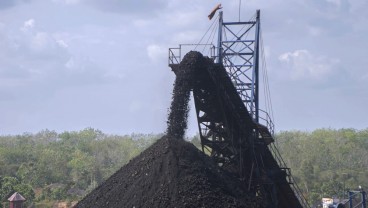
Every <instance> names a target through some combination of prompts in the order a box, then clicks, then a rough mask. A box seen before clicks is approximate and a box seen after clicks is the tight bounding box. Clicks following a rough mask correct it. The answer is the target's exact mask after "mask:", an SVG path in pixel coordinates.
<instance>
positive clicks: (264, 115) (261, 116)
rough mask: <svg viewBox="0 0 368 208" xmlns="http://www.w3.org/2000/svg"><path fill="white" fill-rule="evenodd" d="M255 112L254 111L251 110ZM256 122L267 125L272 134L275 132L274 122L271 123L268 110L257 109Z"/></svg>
mask: <svg viewBox="0 0 368 208" xmlns="http://www.w3.org/2000/svg"><path fill="white" fill-rule="evenodd" d="M253 114H255V112H253ZM258 122H259V123H260V124H262V125H264V126H266V127H267V129H268V131H270V133H271V135H272V136H273V135H274V133H275V124H274V123H273V121H272V119H271V117H270V114H268V112H266V111H264V110H262V109H258Z"/></svg>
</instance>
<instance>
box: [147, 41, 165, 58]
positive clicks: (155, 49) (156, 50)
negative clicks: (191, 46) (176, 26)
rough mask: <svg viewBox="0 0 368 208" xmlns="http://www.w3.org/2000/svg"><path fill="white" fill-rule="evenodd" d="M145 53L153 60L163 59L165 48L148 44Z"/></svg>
mask: <svg viewBox="0 0 368 208" xmlns="http://www.w3.org/2000/svg"><path fill="white" fill-rule="evenodd" d="M147 55H148V57H149V58H150V59H151V60H152V61H154V62H156V61H164V58H165V57H166V56H167V48H166V47H162V46H159V45H156V44H152V45H149V46H148V47H147Z"/></svg>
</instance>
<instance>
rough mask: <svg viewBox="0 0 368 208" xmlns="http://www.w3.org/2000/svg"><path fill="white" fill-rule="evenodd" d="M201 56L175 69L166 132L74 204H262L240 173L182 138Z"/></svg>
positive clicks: (192, 54)
mask: <svg viewBox="0 0 368 208" xmlns="http://www.w3.org/2000/svg"><path fill="white" fill-rule="evenodd" d="M203 60H204V59H203V56H202V55H201V54H200V53H198V52H190V53H188V54H187V55H186V56H185V57H184V58H183V60H182V62H181V64H180V66H179V71H176V72H175V73H176V80H175V83H174V89H173V95H172V102H171V107H170V111H169V115H168V121H167V131H166V133H167V136H164V137H162V138H161V139H159V140H158V141H157V142H156V143H155V144H153V145H152V146H151V147H149V148H148V149H147V150H145V151H143V152H142V153H141V154H140V155H139V156H137V157H136V158H134V159H133V160H131V161H130V162H129V163H128V164H127V165H125V166H123V167H122V168H121V169H120V170H118V171H117V172H116V173H115V174H113V175H112V176H111V177H110V178H108V179H107V180H106V181H105V182H104V183H102V184H101V185H100V186H99V187H97V188H96V189H95V190H93V191H92V192H91V193H90V194H88V195H87V196H86V197H85V198H84V199H83V200H81V201H80V202H79V203H78V204H77V205H76V207H86V208H87V207H88V208H89V207H116V208H120V207H135V208H138V207H176V208H181V207H209V208H210V207H211V208H216V207H221V208H223V207H252V208H255V207H258V206H257V204H258V203H257V202H256V201H255V197H251V196H249V195H248V193H247V192H246V191H245V189H244V187H243V186H242V185H241V184H243V183H242V182H241V181H240V180H239V179H238V178H236V177H233V176H231V175H230V174H229V173H227V172H225V171H224V170H222V169H220V167H218V166H217V164H215V162H214V161H213V160H212V159H210V157H208V156H207V155H205V154H204V153H202V152H201V151H199V150H198V149H197V148H196V147H195V146H194V145H192V144H190V143H188V142H186V141H184V139H183V137H184V134H185V130H186V128H187V117H188V111H189V106H188V102H189V98H190V90H191V88H192V84H193V82H194V74H195V70H200V69H201V68H204V66H205V64H206V63H205V62H203ZM207 61H208V60H207Z"/></svg>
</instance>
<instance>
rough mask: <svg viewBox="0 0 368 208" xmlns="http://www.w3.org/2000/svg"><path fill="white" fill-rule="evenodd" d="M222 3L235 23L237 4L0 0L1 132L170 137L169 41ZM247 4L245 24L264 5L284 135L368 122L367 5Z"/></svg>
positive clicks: (191, 33) (198, 32)
mask: <svg viewBox="0 0 368 208" xmlns="http://www.w3.org/2000/svg"><path fill="white" fill-rule="evenodd" d="M218 3H222V6H223V12H224V20H225V21H236V20H238V18H239V16H238V10H239V0H227V1H224V2H219V1H213V0H201V1H196V0H185V1H184V0H155V1H153V0H0V135H7V134H22V133H24V132H30V133H35V132H38V131H40V130H44V129H49V130H55V131H57V132H63V131H77V130H82V129H84V128H87V127H92V128H95V129H99V130H101V131H103V132H105V133H109V134H130V133H162V132H164V131H165V129H166V117H167V113H168V108H169V106H170V101H171V93H172V85H173V82H174V79H175V75H174V74H173V73H172V72H171V70H170V68H169V67H168V66H167V63H168V57H167V56H168V48H170V47H177V46H178V44H182V43H198V41H199V40H200V38H201V37H202V36H203V34H204V33H205V32H206V30H207V29H208V27H209V26H210V25H211V23H212V22H211V21H209V20H208V18H207V15H208V14H209V12H210V11H211V9H212V8H213V7H214V6H215V5H216V4H218ZM240 8H241V15H240V18H241V19H242V20H248V19H249V18H250V17H252V16H253V15H254V13H255V11H256V9H260V10H261V21H262V23H261V27H262V36H263V41H264V47H265V51H266V62H267V69H268V75H269V77H268V79H269V85H270V91H271V97H272V104H273V111H274V122H275V124H276V131H284V130H314V129H317V128H356V129H363V128H367V127H368V122H367V117H368V111H367V110H366V106H368V85H367V84H366V83H368V70H367V68H368V58H366V56H367V55H368V40H367V38H366V34H368V12H367V10H368V1H366V0H242V2H241V7H240ZM261 99H262V98H261ZM261 102H262V100H261ZM192 109H194V107H193V106H192ZM194 114H195V113H194V111H193V110H192V111H191V112H190V119H189V129H188V133H187V134H188V136H191V135H194V134H196V132H198V129H197V124H196V119H195V115H194Z"/></svg>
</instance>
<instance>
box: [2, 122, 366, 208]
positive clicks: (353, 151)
mask: <svg viewBox="0 0 368 208" xmlns="http://www.w3.org/2000/svg"><path fill="white" fill-rule="evenodd" d="M161 136H162V135H143V134H132V135H126V136H117V135H107V134H104V133H102V132H101V131H99V130H95V129H92V128H88V129H84V130H81V131H75V132H74V131H73V132H63V133H56V132H54V131H49V130H44V131H41V132H39V133H37V134H27V133H26V134H23V135H17V136H0V177H1V178H0V197H1V199H2V200H3V201H6V199H7V198H8V197H9V194H12V193H13V192H14V191H18V192H19V193H21V194H22V195H24V196H25V197H26V198H27V203H28V204H30V203H36V204H37V205H40V204H42V203H44V204H45V203H47V202H50V203H52V202H53V201H56V200H64V201H77V200H79V199H80V198H81V197H83V196H84V194H86V193H88V192H89V191H90V190H92V189H94V188H95V187H96V186H97V185H98V184H99V183H101V182H102V181H103V180H104V179H106V178H107V177H108V176H110V175H111V174H112V173H114V172H115V171H116V170H118V169H119V168H120V167H121V166H122V165H124V164H126V163H127V162H129V160H130V159H131V158H132V157H134V156H136V155H137V154H139V153H140V152H141V151H142V150H144V149H145V148H147V147H148V146H149V145H150V144H152V143H153V142H154V141H155V140H156V139H158V138H160V137H161ZM276 137H277V146H278V147H279V150H280V152H281V154H282V156H283V158H284V160H285V162H286V163H287V164H288V166H289V167H290V168H291V169H292V173H293V176H294V178H295V179H296V181H297V182H298V184H299V187H300V188H301V189H302V191H303V192H304V193H305V195H306V197H307V198H308V200H309V201H310V202H316V201H319V200H320V198H321V197H331V196H336V197H342V196H343V194H344V187H345V189H357V187H358V186H359V185H361V186H362V187H363V188H364V187H366V186H368V171H367V169H368V129H365V130H354V129H340V130H334V129H319V130H315V131H313V132H306V131H304V132H303V131H285V132H280V133H278V134H277V135H276ZM190 140H192V141H193V142H194V143H195V144H197V145H198V144H199V143H198V138H197V137H193V138H190ZM0 206H1V205H0Z"/></svg>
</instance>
